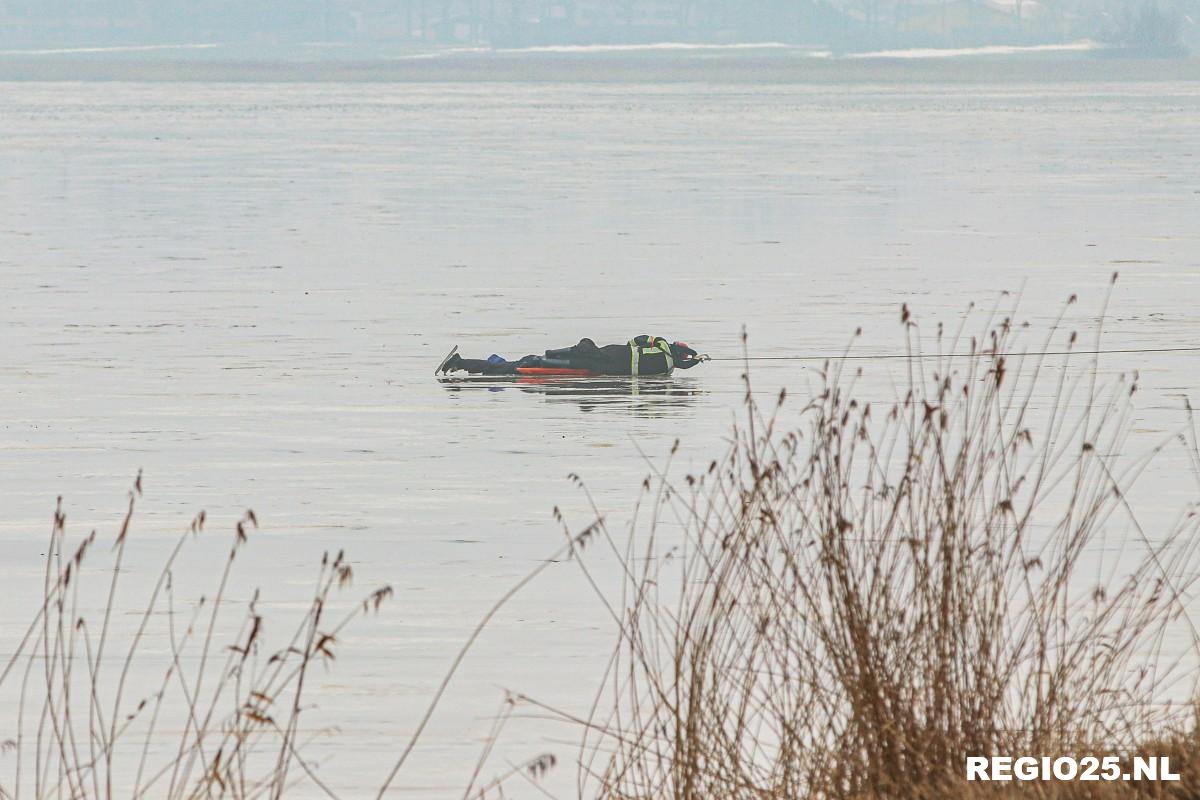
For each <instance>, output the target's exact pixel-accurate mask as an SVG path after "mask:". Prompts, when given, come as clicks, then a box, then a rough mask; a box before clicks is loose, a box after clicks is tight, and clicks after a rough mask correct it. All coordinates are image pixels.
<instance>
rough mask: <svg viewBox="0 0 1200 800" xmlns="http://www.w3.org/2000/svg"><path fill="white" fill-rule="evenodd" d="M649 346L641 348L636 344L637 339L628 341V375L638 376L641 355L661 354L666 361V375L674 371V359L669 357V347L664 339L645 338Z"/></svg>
mask: <svg viewBox="0 0 1200 800" xmlns="http://www.w3.org/2000/svg"><path fill="white" fill-rule="evenodd" d="M646 338H647V339H649V340H650V342H651V344H650V346H648V347H643V346H641V345H639V344H638V343H637V339H630V340H629V374H630V375H638V374H640V367H641V359H642V356H643V355H653V354H656V353H662V355H663V357H664V358H665V359H666V361H667V374H668V375H670V374H671V373H672V372H674V371H675V359H674V358H673V357H672V356H671V345H670V344H669V343H668V342H667V340H666V339H663V338H658V339H655V338H654V337H653V336H646Z"/></svg>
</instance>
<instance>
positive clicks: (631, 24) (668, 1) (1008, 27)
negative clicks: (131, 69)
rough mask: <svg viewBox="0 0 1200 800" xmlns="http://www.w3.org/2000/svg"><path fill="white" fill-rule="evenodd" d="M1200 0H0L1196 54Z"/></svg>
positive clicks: (459, 26) (425, 41)
mask: <svg viewBox="0 0 1200 800" xmlns="http://www.w3.org/2000/svg"><path fill="white" fill-rule="evenodd" d="M1198 20H1200V0H737V1H734V0H0V48H4V49H6V50H8V51H10V52H9V54H11V51H13V50H18V51H19V50H21V49H38V48H72V47H79V48H82V47H109V46H112V47H120V46H147V47H150V46H160V45H186V44H192V45H194V44H241V45H250V46H252V47H251V48H250V50H249V52H251V53H253V52H254V51H253V47H258V46H262V47H273V46H298V47H301V48H308V49H309V50H312V51H316V50H319V49H320V48H325V49H326V50H336V51H338V52H339V53H343V54H348V55H350V56H353V55H356V54H367V53H372V52H381V51H384V52H386V51H388V50H412V49H428V48H441V47H462V46H472V47H483V48H487V47H492V48H519V47H536V46H547V45H587V44H621V43H649V42H692V43H711V44H720V43H744V42H779V43H786V44H792V45H811V46H813V47H814V48H830V49H832V50H833V51H835V52H837V51H849V52H852V51H856V50H870V49H878V48H886V47H963V46H980V45H989V44H1010V45H1014V44H1015V45H1039V44H1054V43H1063V42H1072V41H1081V40H1091V41H1094V42H1099V43H1106V44H1109V45H1112V46H1114V47H1117V48H1126V49H1133V50H1140V51H1145V53H1146V54H1148V55H1158V56H1179V55H1185V54H1186V52H1187V48H1188V47H1189V46H1191V47H1195V46H1196V44H1197V42H1198V39H1200V33H1198V26H1197V21H1198Z"/></svg>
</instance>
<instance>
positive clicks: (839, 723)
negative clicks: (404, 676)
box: [525, 276, 1200, 800]
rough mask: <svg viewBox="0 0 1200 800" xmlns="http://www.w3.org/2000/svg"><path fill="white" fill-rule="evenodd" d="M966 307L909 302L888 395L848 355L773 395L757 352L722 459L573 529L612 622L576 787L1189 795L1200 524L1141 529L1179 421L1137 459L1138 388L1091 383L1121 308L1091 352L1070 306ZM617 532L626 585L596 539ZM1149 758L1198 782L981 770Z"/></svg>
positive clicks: (708, 792)
mask: <svg viewBox="0 0 1200 800" xmlns="http://www.w3.org/2000/svg"><path fill="white" fill-rule="evenodd" d="M1114 278H1115V276H1114ZM1071 302H1074V298H1072V300H1071ZM1065 310H1066V309H1064V312H1065ZM971 318H972V319H974V320H975V321H976V323H975V324H980V325H981V332H980V334H979V335H977V336H975V337H972V336H970V335H968V334H966V333H964V331H963V330H962V329H961V328H960V329H959V330H958V331H954V332H948V331H946V330H944V329H943V328H942V327H940V326H939V327H938V328H937V330H936V333H934V335H933V336H926V337H923V336H922V335H921V332H920V330H919V328H918V325H917V322H916V320H915V319H914V317H913V316H912V315H911V314H910V312H909V310H908V309H907V308H904V309H902V311H901V325H902V328H903V335H904V340H905V341H906V342H907V343H908V348H909V350H908V352H909V354H910V355H911V356H913V358H910V359H908V360H907V361H906V362H905V365H906V366H905V367H904V370H903V371H904V377H903V379H902V380H901V381H900V382H899V389H898V391H897V392H896V395H895V398H894V400H891V401H889V402H883V403H881V402H878V401H876V402H869V401H868V399H867V398H864V397H862V393H861V392H860V391H859V385H860V384H859V378H860V376H861V372H860V371H859V370H857V369H854V368H853V366H852V365H853V363H854V362H852V361H848V360H844V359H841V360H833V361H831V362H829V363H827V364H826V365H825V366H824V369H823V370H821V371H820V372H819V377H818V380H817V383H816V386H815V389H814V390H813V391H812V392H811V394H810V396H808V397H805V398H803V399H802V400H801V401H800V403H799V405H798V407H797V408H795V409H792V408H791V407H790V406H789V403H788V397H787V394H786V392H780V394H779V395H778V397H777V398H773V401H774V402H771V403H768V404H765V405H764V404H762V403H760V400H759V397H758V395H756V393H755V392H754V391H753V388H752V386H751V382H750V378H749V369H748V368H747V374H746V375H745V376H743V377H744V380H745V404H746V414H745V415H744V417H743V419H742V421H740V422H739V423H737V424H736V425H735V427H734V430H733V434H732V439H731V443H730V445H729V448H728V451H727V452H726V453H725V454H724V456H723V457H721V458H718V459H716V460H714V461H712V463H711V464H709V465H708V467H707V469H706V470H704V471H703V472H702V473H699V474H688V475H686V476H683V478H682V479H679V478H678V477H673V476H672V475H671V471H670V469H669V465H668V467H667V468H665V469H663V470H661V471H659V470H655V471H654V472H653V474H652V475H651V476H650V477H648V478H647V480H646V483H645V484H644V489H645V496H644V499H643V501H642V507H641V509H640V510H639V512H638V514H639V517H640V522H635V524H634V531H635V535H633V536H630V537H629V538H628V539H625V538H623V537H616V536H613V535H612V533H611V532H610V531H609V530H608V528H607V526H606V525H605V523H604V522H603V520H602V519H601V518H598V519H597V522H595V523H594V524H592V525H590V526H588V527H587V528H586V529H584V530H583V531H581V532H578V533H569V534H568V536H569V538H570V541H571V546H572V550H573V555H574V556H575V558H576V560H577V561H578V562H579V564H580V566H581V567H582V569H583V570H584V573H585V574H586V575H587V577H588V578H589V580H592V581H593V585H595V586H596V587H597V591H598V592H599V593H600V595H601V597H602V599H603V600H604V602H606V603H608V604H609V605H610V609H611V611H612V614H613V618H614V620H615V621H616V623H617V626H618V628H619V635H618V641H617V644H616V646H615V648H614V652H613V654H612V659H611V662H610V664H609V667H608V671H607V677H606V679H605V682H604V687H603V689H602V690H601V691H600V693H599V695H598V696H597V698H596V701H595V704H594V706H593V709H592V713H591V714H590V716H588V717H587V718H584V719H580V718H575V717H568V719H570V720H571V721H572V722H573V723H574V724H577V725H579V726H580V729H581V731H582V743H581V746H580V748H579V752H578V759H579V764H580V771H579V778H578V783H577V792H578V795H579V796H580V797H597V798H602V800H633V799H634V798H639V799H640V798H678V799H679V800H684V799H687V800H693V799H695V800H701V799H703V800H783V799H785V798H786V799H788V800H793V799H799V798H813V799H814V800H816V799H818V798H820V799H821V800H825V799H828V800H834V799H839V800H840V799H842V798H847V799H848V798H914V797H915V798H943V797H945V798H949V797H983V796H992V795H995V794H1001V793H1013V792H1016V793H1020V794H1022V795H1029V794H1032V795H1034V796H1039V797H1109V796H1113V797H1117V796H1130V795H1156V796H1168V795H1170V796H1178V797H1185V796H1186V797H1195V796H1197V794H1196V793H1197V788H1196V787H1197V786H1198V785H1200V784H1198V783H1197V779H1200V771H1198V769H1197V768H1198V767H1200V758H1198V756H1200V747H1198V745H1200V740H1198V739H1197V734H1196V719H1195V706H1194V701H1195V698H1196V688H1197V686H1196V684H1197V677H1198V676H1200V658H1198V655H1200V638H1198V637H1197V634H1196V629H1195V627H1193V624H1192V621H1191V616H1190V614H1189V612H1190V611H1193V610H1194V605H1190V601H1191V599H1192V597H1193V594H1194V590H1195V589H1196V581H1197V578H1198V577H1200V570H1198V567H1200V559H1198V553H1197V551H1198V548H1200V537H1198V536H1197V533H1198V526H1200V516H1198V515H1197V513H1196V512H1197V505H1196V504H1195V503H1192V504H1190V505H1187V506H1186V507H1185V508H1181V509H1180V510H1179V511H1180V513H1179V515H1178V517H1177V519H1176V522H1175V524H1174V526H1173V527H1171V528H1170V529H1169V530H1146V529H1144V528H1143V527H1142V526H1141V524H1140V522H1139V518H1138V516H1137V514H1135V513H1134V509H1133V508H1132V507H1131V504H1130V501H1129V499H1128V493H1129V491H1130V489H1131V487H1132V485H1133V484H1134V482H1135V481H1136V479H1137V478H1138V476H1139V475H1140V474H1141V473H1142V472H1143V470H1144V469H1145V467H1146V465H1147V464H1148V463H1149V462H1150V461H1151V460H1152V459H1154V458H1155V457H1156V456H1157V455H1158V453H1159V451H1160V450H1161V449H1162V448H1163V447H1165V446H1167V445H1169V444H1171V443H1172V442H1175V441H1176V439H1169V440H1167V441H1164V442H1163V443H1161V444H1160V445H1159V446H1157V447H1152V448H1149V450H1148V452H1146V453H1145V454H1144V455H1143V456H1133V455H1130V453H1129V448H1130V442H1129V437H1130V432H1131V427H1132V425H1131V412H1132V408H1133V405H1132V399H1131V398H1133V396H1134V394H1135V393H1136V391H1137V379H1136V376H1133V375H1129V376H1123V377H1119V378H1116V379H1114V380H1112V381H1109V382H1106V381H1101V380H1098V377H1097V376H1098V372H1099V369H1098V365H1097V364H1096V359H1095V357H1092V356H1088V355H1087V351H1088V350H1089V349H1090V350H1092V351H1095V350H1098V349H1099V347H1098V342H1099V338H1098V337H1099V336H1100V329H1101V328H1102V325H1100V326H1098V329H1097V331H1096V336H1097V340H1096V341H1097V345H1096V346H1094V347H1091V348H1088V347H1086V346H1084V345H1082V344H1081V342H1080V337H1078V336H1077V335H1076V334H1075V333H1074V332H1071V331H1067V330H1065V329H1064V328H1063V325H1062V319H1063V317H1062V316H1060V317H1059V321H1058V322H1057V323H1055V324H1054V325H1053V326H1052V327H1051V330H1050V331H1049V333H1048V334H1047V338H1046V339H1045V341H1043V342H1036V343H1035V345H1039V346H1034V347H1029V346H1028V345H1026V344H1025V341H1024V340H1025V339H1026V338H1028V336H1029V334H1028V332H1027V331H1026V330H1024V326H1018V325H1015V324H1014V323H1013V321H1012V319H1011V316H1007V317H1006V316H1004V315H1003V313H1001V312H1000V311H993V313H992V314H990V315H989V316H987V317H986V319H985V320H983V322H982V323H980V322H979V315H975V316H974V317H971ZM931 333H933V332H931ZM1089 338H1090V337H1089ZM921 341H925V342H927V343H928V342H932V343H933V344H932V352H922V351H921V348H920V345H919V343H920V342H921ZM1027 350H1029V351H1031V354H1027V355H1022V354H1023V353H1025V352H1026V351H1027ZM1032 351H1036V352H1037V353H1045V352H1046V351H1049V352H1050V353H1063V352H1066V353H1067V355H1045V354H1042V355H1039V354H1034V353H1032ZM1072 353H1081V354H1079V355H1072ZM918 356H919V357H918ZM1188 414H1189V415H1190V409H1189V411H1188ZM1194 430H1195V429H1194V427H1190V426H1188V425H1186V424H1185V425H1184V426H1183V428H1182V429H1181V431H1185V432H1186V433H1187V435H1186V436H1184V437H1180V438H1183V439H1184V440H1185V441H1184V446H1185V448H1186V451H1187V453H1188V457H1189V458H1190V460H1191V463H1193V464H1200V453H1198V452H1197V450H1196V441H1195V437H1194V435H1192V433H1193V432H1194ZM672 452H674V451H672ZM1198 496H1200V492H1198ZM605 546H607V548H610V549H611V552H612V553H613V554H615V555H616V557H617V559H618V561H619V563H620V565H621V574H622V576H623V577H622V579H621V588H620V591H619V592H618V593H617V594H616V595H615V596H614V595H613V593H612V592H611V591H610V590H609V589H607V588H605V587H604V586H603V585H602V584H603V581H602V579H601V578H600V577H599V573H598V572H596V571H595V570H594V569H593V567H592V564H594V563H595V558H596V557H595V556H593V555H592V552H591V550H588V551H587V552H586V553H585V552H584V549H585V548H596V547H605ZM602 589H603V590H602ZM525 700H526V701H527V702H530V703H535V704H536V700H530V699H528V698H525ZM564 716H567V715H564ZM1139 753H1140V754H1147V753H1159V754H1169V755H1170V756H1171V758H1172V765H1173V769H1175V771H1177V772H1179V771H1181V772H1182V773H1183V780H1182V781H1181V782H1178V783H1146V782H1131V783H1115V784H1114V783H1080V782H1075V783H1062V782H1055V781H1050V782H1046V783H1041V782H1038V783H1031V784H1026V785H1023V786H1018V785H1015V784H992V785H986V784H980V783H978V782H975V783H967V782H966V781H965V768H964V766H965V759H966V758H967V757H968V756H980V755H1010V756H1019V755H1034V756H1043V755H1047V756H1062V755H1073V756H1083V755H1105V754H1120V755H1122V756H1129V755H1132V754H1139Z"/></svg>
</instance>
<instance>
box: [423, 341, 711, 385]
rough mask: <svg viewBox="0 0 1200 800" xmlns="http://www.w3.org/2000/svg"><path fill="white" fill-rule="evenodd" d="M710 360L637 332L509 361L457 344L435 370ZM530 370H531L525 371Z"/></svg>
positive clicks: (589, 367)
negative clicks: (466, 354)
mask: <svg viewBox="0 0 1200 800" xmlns="http://www.w3.org/2000/svg"><path fill="white" fill-rule="evenodd" d="M707 360H708V356H706V355H701V354H699V353H697V352H696V351H695V350H693V349H692V348H690V347H688V346H687V345H686V344H684V343H683V342H668V341H667V340H666V339H663V338H662V337H661V336H638V337H635V338H633V339H630V340H629V342H628V343H627V344H609V345H605V346H604V347H597V346H596V343H595V342H593V341H592V340H591V339H580V340H579V344H576V345H573V346H571V347H564V348H561V349H559V350H547V351H546V354H545V355H544V356H525V357H524V358H522V359H520V360H519V361H508V360H506V359H503V358H500V357H499V356H492V357H491V358H488V359H478V358H463V357H462V356H460V355H459V354H458V348H457V347H455V348H454V349H453V350H451V351H450V355H448V356H446V358H445V359H444V360H443V361H442V363H441V365H440V366H439V367H438V368H437V370H436V371H435V374H437V373H442V374H446V373H448V372H458V371H464V370H465V371H466V372H468V373H470V374H472V375H520V374H522V373H525V374H538V373H542V374H545V373H546V371H548V370H573V371H578V372H568V373H565V374H579V375H584V374H588V375H670V374H671V373H672V372H674V371H675V370H677V369H691V368H692V367H694V366H696V365H697V364H700V363H702V362H704V361H707ZM527 370H528V372H526V371H527Z"/></svg>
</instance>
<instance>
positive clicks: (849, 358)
mask: <svg viewBox="0 0 1200 800" xmlns="http://www.w3.org/2000/svg"><path fill="white" fill-rule="evenodd" d="M1198 352H1200V347H1129V348H1119V349H1113V350H1035V351H1032V352H1024V353H996V354H994V355H995V357H997V358H1017V357H1028V356H1075V355H1081V356H1104V355H1116V354H1119V353H1198ZM990 355H993V354H992V353H989V352H987V351H983V350H981V351H979V352H977V353H879V354H875V355H858V354H847V355H823V356H743V357H737V358H730V357H724V356H722V357H717V356H713V357H712V358H710V359H709V360H710V361H839V360H841V361H866V360H871V359H914V360H915V359H926V358H978V357H980V356H990Z"/></svg>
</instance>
